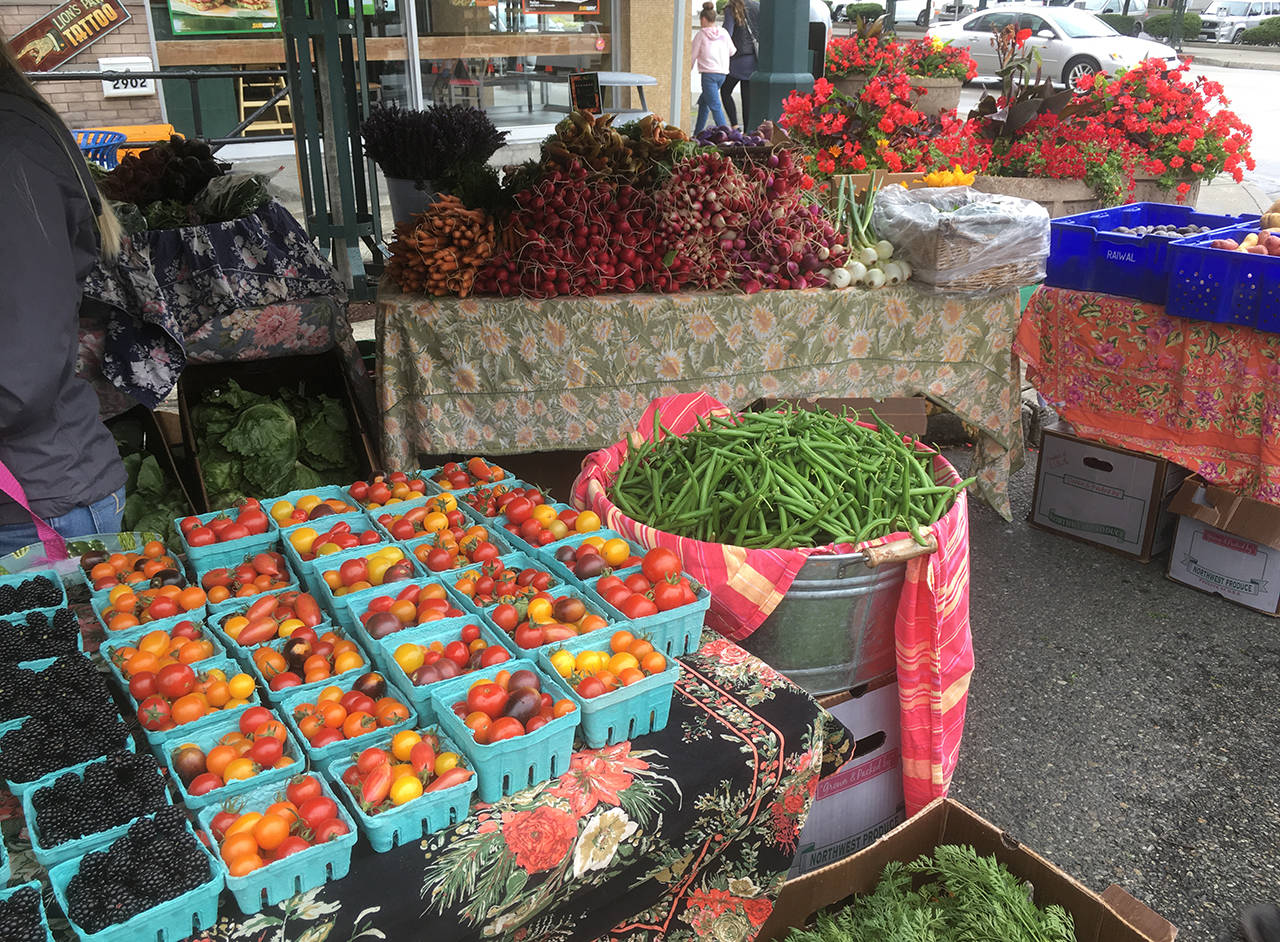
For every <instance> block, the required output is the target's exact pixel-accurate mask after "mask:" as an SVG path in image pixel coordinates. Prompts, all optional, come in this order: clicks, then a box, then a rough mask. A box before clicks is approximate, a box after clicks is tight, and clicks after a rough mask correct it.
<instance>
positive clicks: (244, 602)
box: [204, 586, 333, 667]
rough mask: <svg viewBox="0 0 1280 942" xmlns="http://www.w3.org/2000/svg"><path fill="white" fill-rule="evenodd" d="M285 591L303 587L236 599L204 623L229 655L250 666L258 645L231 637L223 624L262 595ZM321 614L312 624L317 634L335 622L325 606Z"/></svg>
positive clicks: (243, 611)
mask: <svg viewBox="0 0 1280 942" xmlns="http://www.w3.org/2000/svg"><path fill="white" fill-rule="evenodd" d="M285 592H302V588H301V587H300V586H294V587H292V588H289V589H273V590H272V591H270V592H262V593H259V594H258V595H253V596H249V597H248V598H243V599H236V601H237V602H239V603H240V604H239V605H237V606H235V607H233V608H228V609H223V610H222V611H216V612H210V613H209V617H208V618H206V619H205V622H204V623H205V625H206V626H207V627H208V628H209V629H210V630H211V631H212V632H213V634H214V636H215V637H216V638H217V639H218V640H219V641H221V642H222V646H223V647H224V648H226V649H227V655H228V656H229V657H232V658H235V660H237V661H239V662H240V663H241V664H242V665H243V666H245V667H248V666H249V663H250V661H251V660H252V657H253V653H252V652H253V649H254V648H255V647H257V645H251V646H249V647H245V646H244V645H242V644H241V643H240V642H239V641H237V640H236V639H235V638H233V637H231V635H229V634H227V631H226V629H225V628H223V627H222V626H223V625H224V624H225V623H226V622H227V621H228V620H229V619H231V618H234V617H236V616H237V615H243V614H244V613H245V612H247V611H248V610H249V609H250V608H252V607H253V603H254V602H257V601H258V600H259V599H261V598H262V596H264V595H281V594H283V593H285ZM311 597H312V598H314V599H315V600H316V605H317V606H319V605H320V599H319V598H316V596H315V595H312V596H311ZM228 601H230V600H228ZM320 614H321V616H322V617H321V619H320V622H319V624H315V625H312V626H311V627H312V628H313V629H314V630H315V632H316V634H324V633H325V632H326V631H328V630H329V629H330V628H331V627H332V626H333V622H331V621H330V620H329V618H328V614H329V613H328V612H326V611H325V610H324V608H323V606H321V607H320ZM266 643H268V642H265V641H264V642H263V644H266Z"/></svg>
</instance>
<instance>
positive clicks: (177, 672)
mask: <svg viewBox="0 0 1280 942" xmlns="http://www.w3.org/2000/svg"><path fill="white" fill-rule="evenodd" d="M195 689H196V672H195V671H193V670H192V669H191V667H190V666H189V665H187V664H166V665H165V666H164V667H162V668H160V670H159V671H158V672H157V673H156V691H157V692H158V693H159V694H160V696H162V697H164V698H165V699H166V700H168V701H169V702H170V703H172V702H173V701H174V700H177V699H178V698H179V697H185V696H186V695H187V694H189V693H191V691H193V690H195Z"/></svg>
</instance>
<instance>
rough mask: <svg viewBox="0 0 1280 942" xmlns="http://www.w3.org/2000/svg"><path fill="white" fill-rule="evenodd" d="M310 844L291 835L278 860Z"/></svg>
mask: <svg viewBox="0 0 1280 942" xmlns="http://www.w3.org/2000/svg"><path fill="white" fill-rule="evenodd" d="M358 499H359V498H357V500H358ZM310 846H311V844H310V842H309V841H308V840H307V839H306V838H305V837H299V836H298V835H296V834H293V835H290V836H289V837H286V838H285V839H284V842H283V843H282V844H281V845H280V846H279V847H277V848H276V860H279V859H280V858H281V857H288V856H289V855H290V854H296V853H297V852H298V851H300V850H306V849H307V848H308V847H310Z"/></svg>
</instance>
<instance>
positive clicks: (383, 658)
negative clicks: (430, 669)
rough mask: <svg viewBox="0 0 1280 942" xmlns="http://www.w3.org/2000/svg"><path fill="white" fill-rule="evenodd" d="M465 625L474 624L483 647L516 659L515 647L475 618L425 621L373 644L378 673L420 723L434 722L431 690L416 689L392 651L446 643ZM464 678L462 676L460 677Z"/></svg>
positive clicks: (455, 636)
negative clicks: (484, 643) (415, 713)
mask: <svg viewBox="0 0 1280 942" xmlns="http://www.w3.org/2000/svg"><path fill="white" fill-rule="evenodd" d="M467 625H476V626H477V627H478V628H479V629H480V637H481V638H483V639H484V640H485V642H486V643H487V644H490V645H497V646H498V647H500V648H502V649H503V650H504V651H506V652H507V654H508V655H509V656H510V657H511V658H515V657H516V656H517V652H518V651H519V648H517V647H516V646H515V644H514V643H513V642H512V641H511V639H510V638H508V637H507V636H506V634H505V633H504V632H501V631H498V630H497V629H496V628H494V627H492V626H490V625H488V624H486V623H485V621H484V619H482V618H477V617H476V616H474V615H469V616H464V617H462V618H444V619H441V620H440V621H429V622H426V623H424V624H421V625H417V626H415V627H413V628H406V629H404V630H403V631H397V632H396V633H395V634H393V635H389V636H387V637H386V638H383V639H382V640H381V641H379V642H375V645H376V646H375V648H374V651H375V656H374V660H376V661H378V663H379V666H380V668H381V670H382V673H383V674H384V675H385V676H386V678H387V680H389V681H390V682H391V683H392V684H393V685H394V686H395V687H396V688H397V689H398V690H399V691H400V693H401V694H402V695H403V696H404V697H406V698H407V699H408V701H409V704H410V705H411V706H412V707H413V708H414V709H415V710H417V711H418V718H419V720H420V721H421V722H423V723H434V722H435V721H436V715H435V704H434V703H433V702H432V700H431V687H432V686H433V685H430V684H429V685H427V686H425V687H420V686H418V685H417V684H415V683H414V682H413V680H412V679H411V678H410V677H409V676H408V675H407V674H406V673H405V672H404V670H403V669H401V667H400V665H399V664H398V663H397V662H396V659H395V651H396V648H398V647H400V645H402V644H422V645H429V644H431V643H432V642H433V641H439V642H440V643H441V644H448V643H449V642H450V641H453V640H455V639H457V638H458V634H459V632H461V631H462V629H463V628H465V627H466V626H467ZM460 676H466V675H460Z"/></svg>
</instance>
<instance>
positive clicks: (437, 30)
mask: <svg viewBox="0 0 1280 942" xmlns="http://www.w3.org/2000/svg"><path fill="white" fill-rule="evenodd" d="M406 2H408V0H406ZM414 3H415V10H416V13H417V22H416V25H417V29H418V48H419V53H420V59H421V69H422V99H423V104H424V105H430V104H435V103H445V104H469V105H473V106H476V107H479V108H483V109H484V110H485V111H486V112H488V114H489V115H490V117H491V118H492V119H493V121H494V123H495V124H497V125H499V126H503V127H512V126H519V125H523V124H530V125H537V124H547V123H550V122H555V121H558V120H559V119H560V117H562V116H563V115H564V114H566V113H567V112H568V110H569V86H568V75H569V73H571V72H580V71H607V70H609V69H611V68H612V64H611V63H612V58H613V53H612V39H613V29H612V25H613V22H614V16H615V12H616V11H615V9H614V8H615V7H616V6H617V0H599V3H597V4H591V3H574V4H565V3H553V2H548V0H496V2H494V3H492V4H491V5H488V6H481V5H478V4H477V5H470V4H467V5H459V4H458V3H457V2H456V0H414ZM592 6H594V7H595V9H594V11H593V12H586V13H577V14H569V13H538V12H529V11H531V10H555V9H557V8H559V9H564V8H582V7H585V8H591V7H592Z"/></svg>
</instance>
